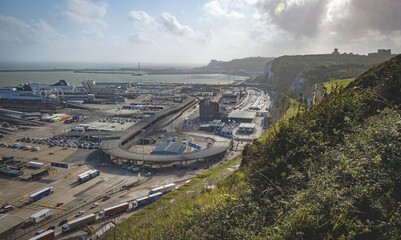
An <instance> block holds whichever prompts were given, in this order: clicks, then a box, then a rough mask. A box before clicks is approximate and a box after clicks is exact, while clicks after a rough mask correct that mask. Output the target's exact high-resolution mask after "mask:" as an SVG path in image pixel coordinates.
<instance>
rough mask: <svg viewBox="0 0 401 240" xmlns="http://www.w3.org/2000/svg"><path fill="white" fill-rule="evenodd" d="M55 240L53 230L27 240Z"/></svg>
mask: <svg viewBox="0 0 401 240" xmlns="http://www.w3.org/2000/svg"><path fill="white" fill-rule="evenodd" d="M53 239H55V235H54V230H52V229H50V230H47V231H46V232H43V233H41V234H39V235H36V236H34V237H31V238H30V239H29V240H53Z"/></svg>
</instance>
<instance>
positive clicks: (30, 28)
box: [0, 15, 66, 44]
mask: <svg viewBox="0 0 401 240" xmlns="http://www.w3.org/2000/svg"><path fill="white" fill-rule="evenodd" d="M63 39H66V37H65V36H64V35H62V34H60V33H58V32H57V31H56V30H55V29H54V28H53V27H52V26H50V25H49V24H48V23H47V22H46V21H44V20H42V19H39V20H38V21H36V22H33V23H31V24H28V23H25V22H23V21H21V20H19V19H17V18H14V17H11V16H3V15H0V41H1V42H6V43H24V44H38V43H46V42H51V41H57V40H63Z"/></svg>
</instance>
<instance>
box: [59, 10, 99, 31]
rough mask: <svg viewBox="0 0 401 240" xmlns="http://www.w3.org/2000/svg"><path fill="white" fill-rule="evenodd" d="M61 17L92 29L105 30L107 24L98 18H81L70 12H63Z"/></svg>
mask: <svg viewBox="0 0 401 240" xmlns="http://www.w3.org/2000/svg"><path fill="white" fill-rule="evenodd" d="M61 16H62V17H63V18H65V19H68V20H70V21H73V22H76V23H79V24H83V25H89V26H92V27H102V28H107V24H106V23H105V22H104V21H102V20H101V19H99V18H91V17H87V16H82V15H79V14H77V13H74V12H70V11H64V12H62V13H61Z"/></svg>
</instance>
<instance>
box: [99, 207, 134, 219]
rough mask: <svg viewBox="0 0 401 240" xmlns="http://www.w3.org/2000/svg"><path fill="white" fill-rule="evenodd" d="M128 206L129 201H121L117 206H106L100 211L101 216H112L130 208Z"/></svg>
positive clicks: (101, 217)
mask: <svg viewBox="0 0 401 240" xmlns="http://www.w3.org/2000/svg"><path fill="white" fill-rule="evenodd" d="M128 208H129V203H121V204H118V205H116V206H112V207H109V208H105V209H103V210H101V211H99V216H100V219H103V218H106V217H110V216H112V215H115V214H119V213H122V212H125V211H127V210H128Z"/></svg>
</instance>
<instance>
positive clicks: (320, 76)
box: [265, 54, 391, 94]
mask: <svg viewBox="0 0 401 240" xmlns="http://www.w3.org/2000/svg"><path fill="white" fill-rule="evenodd" d="M390 57H391V56H376V55H373V56H365V55H354V54H320V55H298V56H282V57H279V58H276V59H274V61H272V62H271V63H270V64H269V65H268V66H267V68H268V69H269V70H270V71H269V73H270V76H269V74H267V76H266V78H269V77H270V78H272V79H271V80H272V81H273V82H275V83H276V84H277V90H278V91H279V92H285V91H289V92H302V93H304V94H306V93H307V91H308V90H310V88H311V86H313V84H316V83H322V82H326V81H329V80H331V79H338V78H353V77H357V76H359V75H360V74H362V73H363V72H365V71H367V70H368V69H369V68H371V67H373V66H374V65H376V64H379V63H381V62H384V61H386V60H388V59H389V58H390ZM265 81H266V79H265Z"/></svg>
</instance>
